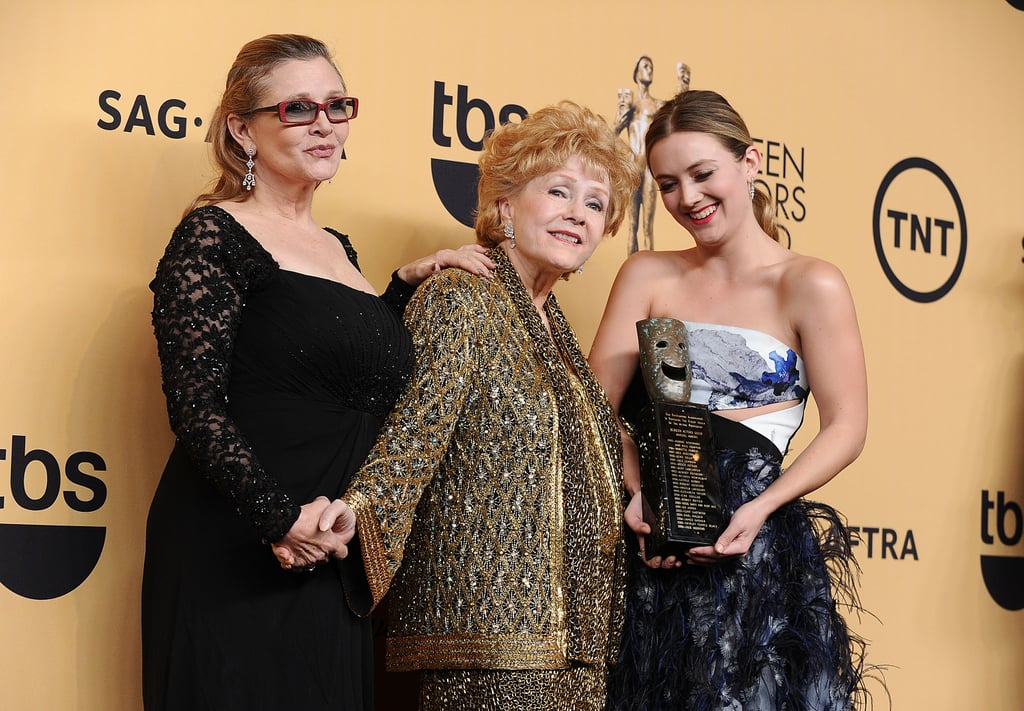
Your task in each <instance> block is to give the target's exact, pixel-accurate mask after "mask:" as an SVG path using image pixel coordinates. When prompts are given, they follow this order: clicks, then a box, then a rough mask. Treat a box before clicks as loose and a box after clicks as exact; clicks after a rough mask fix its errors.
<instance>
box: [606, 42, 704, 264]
mask: <svg viewBox="0 0 1024 711" xmlns="http://www.w3.org/2000/svg"><path fill="white" fill-rule="evenodd" d="M676 77H677V80H678V86H679V89H678V93H682V92H684V91H688V90H689V89H690V67H689V66H688V65H686V64H684V63H683V62H679V63H677V64H676ZM653 81H654V60H652V59H651V58H650V57H648V56H647V55H646V54H645V55H641V57H640V59H638V60H637V62H636V66H635V67H633V82H634V83H635V84H636V91H635V93H634V91H633V90H631V89H619V101H618V107H617V109H616V112H615V130H616V132H618V133H621V132H622V131H626V132H627V133H626V138H627V141H628V143H629V147H630V148H631V149H632V150H633V154H634V155H635V156H636V159H637V161H639V162H640V164H641V165H646V164H647V151H646V149H645V148H644V135H645V134H646V133H647V127H648V126H649V125H650V123H651V119H652V118H653V117H654V114H655V112H656V111H657V110H658V108H659V107H660V106H661V105H662V104H663V103H664V102H663V101H662V100H661V99H656V98H654V97H653V96H651V82H653ZM657 199H658V186H657V185H656V184H655V182H654V177H653V176H652V175H651V172H650V171H649V170H645V171H644V173H643V177H642V178H641V179H640V185H639V187H637V189H636V192H635V193H633V197H632V199H631V200H630V203H629V205H628V206H627V209H626V251H627V253H628V254H632V253H633V252H635V251H637V249H640V247H641V233H642V234H643V238H642V239H643V243H642V247H643V248H644V249H654V208H655V203H656V202H657Z"/></svg>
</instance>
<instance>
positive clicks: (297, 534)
mask: <svg viewBox="0 0 1024 711" xmlns="http://www.w3.org/2000/svg"><path fill="white" fill-rule="evenodd" d="M355 533H356V515H355V512H354V511H353V510H352V509H351V508H349V506H348V505H347V504H346V503H345V502H344V501H342V500H341V499H335V500H334V501H331V500H330V499H328V498H327V497H326V496H318V497H317V498H316V499H314V500H313V501H311V502H310V503H308V504H305V505H304V506H302V509H301V511H300V513H299V518H298V519H297V520H296V521H295V523H294V524H292V527H291V529H289V531H288V533H287V534H285V536H284V538H282V539H281V540H280V541H278V542H277V543H273V544H271V546H270V548H271V550H273V552H274V556H275V557H276V558H277V561H278V563H279V564H280V565H281V567H282V568H284V569H285V570H312V569H313V568H314V567H316V565H317V564H318V563H324V562H326V561H328V560H330V559H331V558H339V559H340V558H344V557H345V556H347V555H348V544H349V542H350V541H351V540H352V537H353V536H354V535H355Z"/></svg>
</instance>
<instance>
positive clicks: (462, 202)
mask: <svg viewBox="0 0 1024 711" xmlns="http://www.w3.org/2000/svg"><path fill="white" fill-rule="evenodd" d="M447 92H448V89H447V87H446V86H445V84H444V82H441V81H435V82H434V126H433V137H434V143H435V144H436V145H438V146H440V147H442V148H451V145H452V136H451V134H450V133H449V131H450V129H451V122H450V112H449V111H448V110H447V109H448V107H450V106H453V104H454V108H455V135H456V136H458V139H459V143H461V144H462V146H463V147H464V148H466V149H468V150H471V151H479V150H480V149H482V148H483V146H484V138H485V137H486V136H487V134H488V133H490V132H491V131H492V130H494V127H495V126H496V125H497V123H508V122H509V121H511V120H512V119H513V117H518V120H520V121H522V120H523V119H524V118H526V115H527V111H526V109H525V108H523V107H522V106H520V105H519V104H506V105H504V106H502V107H501V108H500V109H499V110H498V111H497V112H495V111H494V109H493V108H491V105H490V104H488V103H487V102H486V101H484V100H483V99H478V98H470V96H469V87H468V86H465V85H463V84H459V85H458V88H457V89H456V92H455V96H454V97H453V96H451V95H450V94H448V93H447ZM430 173H431V177H433V179H434V190H436V191H437V196H438V197H439V198H440V199H441V204H442V205H444V207H445V209H446V210H448V213H449V214H450V215H451V216H452V217H454V218H455V219H456V220H458V221H459V222H461V223H462V224H464V225H466V227H472V226H473V217H474V212H475V211H476V184H477V182H479V180H480V172H479V170H478V169H477V165H476V163H463V162H460V161H454V160H444V159H441V158H431V159H430Z"/></svg>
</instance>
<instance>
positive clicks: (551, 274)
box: [498, 156, 611, 288]
mask: <svg viewBox="0 0 1024 711" xmlns="http://www.w3.org/2000/svg"><path fill="white" fill-rule="evenodd" d="M610 192H611V189H610V187H609V185H608V180H607V179H606V178H605V177H604V176H603V175H599V174H596V173H595V171H593V170H590V169H588V168H586V167H585V166H584V165H583V162H582V161H581V160H580V159H579V157H576V156H574V157H572V158H570V159H569V161H568V162H567V163H566V164H565V165H564V166H562V167H561V168H559V169H557V170H553V171H551V172H550V173H546V174H544V175H541V176H538V177H536V178H534V179H532V180H530V181H529V182H528V183H527V184H526V185H525V186H523V188H522V190H520V191H519V192H518V193H516V194H515V195H513V196H511V197H509V198H505V199H504V200H502V201H500V202H499V205H498V211H499V213H500V215H501V219H502V221H503V222H509V221H511V223H512V226H513V228H514V230H515V235H516V238H515V248H514V249H510V248H509V247H510V245H506V249H507V250H508V255H509V258H510V259H511V260H512V263H513V264H514V265H515V266H516V270H517V271H518V272H519V275H520V276H521V277H522V278H523V281H524V282H526V283H527V285H528V286H530V285H531V281H539V282H545V281H550V282H551V284H552V285H553V284H554V281H555V280H557V279H558V278H559V277H561V276H562V275H563V274H567V273H569V272H574V271H576V270H577V269H578V268H579V267H581V266H582V265H583V263H584V262H586V261H587V259H589V258H590V256H591V255H592V254H593V253H594V250H595V249H597V245H598V244H599V243H600V242H601V238H602V237H604V235H605V214H606V211H607V209H608V201H609V196H610ZM503 244H505V243H503ZM549 288H550V286H549Z"/></svg>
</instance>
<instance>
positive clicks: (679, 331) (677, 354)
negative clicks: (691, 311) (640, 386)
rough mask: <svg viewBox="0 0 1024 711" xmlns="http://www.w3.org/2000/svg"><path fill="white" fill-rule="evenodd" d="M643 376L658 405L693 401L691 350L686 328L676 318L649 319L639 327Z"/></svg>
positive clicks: (648, 391) (649, 393) (651, 396)
mask: <svg viewBox="0 0 1024 711" xmlns="http://www.w3.org/2000/svg"><path fill="white" fill-rule="evenodd" d="M636 334H637V340H638V342H639V345H640V373H641V374H642V375H643V378H644V385H645V386H646V387H647V394H648V395H649V396H650V398H651V400H654V401H656V402H689V401H690V349H689V346H688V345H687V342H686V326H685V325H684V324H683V322H682V321H678V320H676V319H674V318H649V319H645V320H643V321H638V322H637V324H636Z"/></svg>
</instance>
